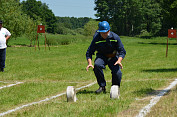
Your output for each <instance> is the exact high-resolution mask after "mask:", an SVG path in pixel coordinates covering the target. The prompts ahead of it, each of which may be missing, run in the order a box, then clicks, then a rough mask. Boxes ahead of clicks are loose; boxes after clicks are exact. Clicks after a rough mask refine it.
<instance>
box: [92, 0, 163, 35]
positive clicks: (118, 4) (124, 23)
mask: <svg viewBox="0 0 177 117" xmlns="http://www.w3.org/2000/svg"><path fill="white" fill-rule="evenodd" d="M95 4H96V7H95V10H96V11H97V14H96V16H97V17H98V18H99V19H100V20H107V21H108V22H110V24H111V26H112V30H113V31H114V32H116V33H118V34H120V35H128V36H130V35H137V34H140V32H141V31H142V30H147V31H148V32H149V33H152V34H156V33H157V32H158V31H159V30H160V29H161V19H162V18H161V8H160V5H159V3H158V2H157V1H156V0H150V1H149V0H95Z"/></svg>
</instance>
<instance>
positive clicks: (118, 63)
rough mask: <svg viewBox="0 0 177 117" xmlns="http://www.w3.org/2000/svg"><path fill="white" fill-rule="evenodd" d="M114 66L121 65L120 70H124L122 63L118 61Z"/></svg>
mask: <svg viewBox="0 0 177 117" xmlns="http://www.w3.org/2000/svg"><path fill="white" fill-rule="evenodd" d="M114 65H119V66H120V69H123V66H122V63H120V62H119V61H117V62H116V63H115V64H114Z"/></svg>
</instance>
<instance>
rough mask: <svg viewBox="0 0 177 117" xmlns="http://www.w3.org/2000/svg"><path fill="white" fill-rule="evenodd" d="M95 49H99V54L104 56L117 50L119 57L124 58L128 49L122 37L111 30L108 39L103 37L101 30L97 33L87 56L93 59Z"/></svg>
mask: <svg viewBox="0 0 177 117" xmlns="http://www.w3.org/2000/svg"><path fill="white" fill-rule="evenodd" d="M95 51H97V54H98V55H102V56H105V55H107V54H112V53H113V52H114V51H117V56H118V57H122V58H124V57H125V55H126V51H125V49H124V46H123V44H122V42H121V40H120V37H119V36H118V35H117V34H115V33H114V32H111V31H110V32H109V35H108V37H107V39H103V38H102V37H101V35H100V33H99V32H96V33H95V35H94V36H93V40H92V42H91V44H90V46H89V48H88V49H87V52H86V58H87V59H89V58H90V59H92V55H94V53H95Z"/></svg>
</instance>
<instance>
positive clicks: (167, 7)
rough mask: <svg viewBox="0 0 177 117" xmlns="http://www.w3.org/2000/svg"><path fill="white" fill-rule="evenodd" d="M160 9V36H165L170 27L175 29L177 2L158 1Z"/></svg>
mask: <svg viewBox="0 0 177 117" xmlns="http://www.w3.org/2000/svg"><path fill="white" fill-rule="evenodd" d="M159 3H160V5H161V8H162V16H163V20H162V29H161V31H160V32H159V34H160V35H167V33H168V32H167V30H168V29H170V28H171V27H173V28H177V15H176V11H177V0H162V1H159Z"/></svg>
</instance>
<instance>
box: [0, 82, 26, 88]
mask: <svg viewBox="0 0 177 117" xmlns="http://www.w3.org/2000/svg"><path fill="white" fill-rule="evenodd" d="M22 83H23V82H17V83H15V84H9V85H6V86H2V87H0V89H3V88H8V87H12V86H15V85H18V84H22Z"/></svg>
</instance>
